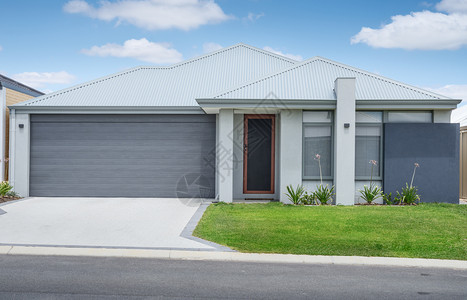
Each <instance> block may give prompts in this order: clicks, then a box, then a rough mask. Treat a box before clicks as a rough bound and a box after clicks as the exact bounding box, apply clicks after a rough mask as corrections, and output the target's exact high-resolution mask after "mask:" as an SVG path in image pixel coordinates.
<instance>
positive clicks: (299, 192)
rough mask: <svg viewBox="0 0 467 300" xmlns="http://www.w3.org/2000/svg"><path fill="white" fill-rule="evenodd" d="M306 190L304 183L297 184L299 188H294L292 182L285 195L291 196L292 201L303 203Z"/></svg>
mask: <svg viewBox="0 0 467 300" xmlns="http://www.w3.org/2000/svg"><path fill="white" fill-rule="evenodd" d="M304 192H305V189H304V188H303V185H297V188H296V189H294V188H293V186H292V185H291V184H289V185H288V186H287V193H285V195H286V196H287V198H289V200H290V201H292V203H293V204H295V205H297V204H300V203H301V200H302V196H303V193H304Z"/></svg>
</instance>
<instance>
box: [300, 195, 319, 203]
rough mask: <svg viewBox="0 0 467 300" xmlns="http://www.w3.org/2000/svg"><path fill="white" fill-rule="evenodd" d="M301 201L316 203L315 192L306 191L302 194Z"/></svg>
mask: <svg viewBox="0 0 467 300" xmlns="http://www.w3.org/2000/svg"><path fill="white" fill-rule="evenodd" d="M301 202H302V203H303V204H305V205H316V198H315V194H314V193H311V194H308V192H305V193H304V194H303V196H302V199H301Z"/></svg>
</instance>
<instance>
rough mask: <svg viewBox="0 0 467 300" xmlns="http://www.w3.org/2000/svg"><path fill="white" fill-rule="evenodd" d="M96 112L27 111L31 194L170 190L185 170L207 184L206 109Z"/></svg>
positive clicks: (210, 161) (211, 133) (209, 137)
mask: <svg viewBox="0 0 467 300" xmlns="http://www.w3.org/2000/svg"><path fill="white" fill-rule="evenodd" d="M102 117H103V118H102V119H103V120H104V122H97V121H98V120H99V116H92V118H89V116H77V115H70V116H68V118H69V119H67V117H66V116H53V115H49V116H40V117H37V116H34V115H33V116H31V162H30V165H31V169H30V195H31V196H113V197H115V196H121V197H176V196H177V194H176V192H175V190H176V187H177V183H178V182H179V181H180V180H181V179H182V178H183V176H185V175H186V174H199V175H200V176H202V177H203V178H205V179H206V180H207V182H209V185H210V186H211V187H214V168H213V165H214V150H215V118H214V117H213V116H208V115H173V116H172V118H168V117H167V116H163V117H161V115H152V116H147V115H146V116H145V117H144V121H145V122H139V121H138V120H139V119H138V118H137V117H136V116H110V117H109V116H102ZM67 120H70V121H73V122H68V121H67ZM105 120H108V121H109V122H108V123H106V122H105ZM116 120H118V122H115V121H116ZM164 120H165V121H166V122H165V123H164V122H162V121H164ZM174 120H175V121H178V123H176V122H174ZM80 121H82V122H80ZM90 121H92V122H90ZM130 121H133V122H130ZM205 196H206V195H205ZM206 197H214V190H213V188H212V189H210V192H209V195H207V196H206Z"/></svg>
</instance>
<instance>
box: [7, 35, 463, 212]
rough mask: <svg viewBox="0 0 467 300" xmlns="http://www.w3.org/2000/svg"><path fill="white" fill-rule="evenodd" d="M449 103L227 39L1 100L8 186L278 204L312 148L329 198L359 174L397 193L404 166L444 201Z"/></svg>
mask: <svg viewBox="0 0 467 300" xmlns="http://www.w3.org/2000/svg"><path fill="white" fill-rule="evenodd" d="M459 102H460V100H453V99H450V98H447V97H444V96H441V95H438V94H434V93H432V92H428V91H426V90H422V89H419V88H416V87H413V86H410V85H407V84H404V83H401V82H397V81H394V80H391V79H388V78H384V77H382V76H379V75H376V74H372V73H369V72H366V71H363V70H359V69H357V68H353V67H350V66H347V65H344V64H341V63H337V62H334V61H331V60H329V59H325V58H321V57H314V58H311V59H309V60H306V61H302V62H297V61H294V60H291V59H289V58H287V57H283V56H280V55H276V54H274V53H271V52H268V51H264V50H261V49H257V48H254V47H251V46H248V45H244V44H238V45H235V46H231V47H228V48H224V49H221V50H219V51H216V52H213V53H210V54H207V55H203V56H201V57H198V58H194V59H190V60H187V61H184V62H181V63H178V64H175V65H172V66H168V67H137V68H133V69H129V70H126V71H123V72H120V73H117V74H113V75H110V76H107V77H103V78H99V79H96V80H93V81H90V82H87V83H84V84H80V85H77V86H74V87H71V88H68V89H64V90H61V91H58V92H55V93H51V94H48V95H44V96H40V97H37V98H35V99H32V100H29V101H26V102H22V103H19V104H15V105H11V106H10V109H11V117H10V122H11V124H12V128H14V130H12V134H11V137H10V139H11V152H12V155H11V164H12V166H11V168H10V178H11V183H12V184H13V185H14V187H15V190H16V192H18V193H20V194H21V195H23V196H102V197H105V196H121V197H172V198H173V197H178V198H184V197H188V198H190V197H202V198H216V199H218V200H220V201H225V202H231V201H232V200H235V199H275V200H280V201H283V202H287V201H288V200H287V198H286V196H285V192H286V186H287V185H289V184H292V185H294V186H296V185H298V184H303V185H304V186H306V187H307V188H309V189H314V188H316V186H317V184H319V183H320V171H319V167H318V161H317V160H315V159H314V158H315V155H316V154H320V156H321V160H320V164H321V168H322V179H323V181H324V183H329V184H334V185H335V186H336V203H337V204H345V205H352V204H354V203H355V202H356V201H359V200H358V199H359V196H358V189H359V188H361V187H362V186H363V185H364V184H368V182H369V180H370V178H371V179H373V180H374V181H376V182H377V183H378V184H380V185H382V187H383V188H384V190H385V191H386V192H389V191H391V192H395V190H396V189H399V190H400V188H401V187H402V186H403V185H405V183H406V182H410V179H411V176H412V171H413V164H414V163H415V162H417V163H419V164H420V169H419V170H418V171H417V175H416V177H415V182H414V184H415V185H416V186H418V187H419V190H420V193H421V195H422V198H423V200H424V201H427V202H430V201H445V202H456V203H457V202H458V200H459V199H458V190H459V186H458V182H459V172H458V171H457V170H458V168H459V167H458V163H459V153H458V151H457V150H453V149H458V148H459V135H458V132H459V128H458V125H456V124H450V115H451V110H452V109H454V108H455V107H456V105H457V104H458V103H459ZM369 160H377V161H378V162H379V164H378V167H376V168H374V169H373V172H372V169H371V165H370V164H369V163H368V162H369ZM453 170H456V171H453Z"/></svg>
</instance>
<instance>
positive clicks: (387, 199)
mask: <svg viewBox="0 0 467 300" xmlns="http://www.w3.org/2000/svg"><path fill="white" fill-rule="evenodd" d="M382 197H383V201H384V203H385V204H386V205H393V204H394V202H396V201H395V200H393V199H392V193H388V194H384V193H383V194H382Z"/></svg>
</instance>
